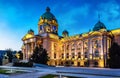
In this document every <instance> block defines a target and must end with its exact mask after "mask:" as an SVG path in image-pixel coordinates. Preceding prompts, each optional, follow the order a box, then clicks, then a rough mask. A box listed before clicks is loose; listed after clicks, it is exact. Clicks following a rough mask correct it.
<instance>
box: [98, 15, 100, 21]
mask: <svg viewBox="0 0 120 78" xmlns="http://www.w3.org/2000/svg"><path fill="white" fill-rule="evenodd" d="M98 21H99V22H100V14H99V13H98Z"/></svg>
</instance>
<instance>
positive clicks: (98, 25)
mask: <svg viewBox="0 0 120 78" xmlns="http://www.w3.org/2000/svg"><path fill="white" fill-rule="evenodd" d="M100 29H106V27H105V25H104V24H103V23H102V22H100V21H98V22H97V23H96V24H95V26H94V28H93V31H98V30H100Z"/></svg>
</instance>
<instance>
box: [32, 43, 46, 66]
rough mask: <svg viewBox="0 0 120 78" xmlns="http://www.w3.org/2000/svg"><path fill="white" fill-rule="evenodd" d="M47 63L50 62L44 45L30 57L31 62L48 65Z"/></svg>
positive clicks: (36, 49) (38, 47)
mask: <svg viewBox="0 0 120 78" xmlns="http://www.w3.org/2000/svg"><path fill="white" fill-rule="evenodd" d="M47 61H48V54H47V51H46V50H45V49H43V47H42V45H40V46H37V47H36V48H35V50H34V51H33V54H32V55H31V57H30V62H34V63H39V64H47Z"/></svg>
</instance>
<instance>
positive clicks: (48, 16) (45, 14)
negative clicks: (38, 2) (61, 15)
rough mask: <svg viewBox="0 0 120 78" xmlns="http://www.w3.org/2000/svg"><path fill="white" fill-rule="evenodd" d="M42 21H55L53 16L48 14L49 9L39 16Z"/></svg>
mask: <svg viewBox="0 0 120 78" xmlns="http://www.w3.org/2000/svg"><path fill="white" fill-rule="evenodd" d="M41 18H42V19H47V20H56V18H55V16H54V15H53V14H52V13H51V12H50V8H49V7H47V8H46V12H45V13H44V14H43V15H42V16H41Z"/></svg>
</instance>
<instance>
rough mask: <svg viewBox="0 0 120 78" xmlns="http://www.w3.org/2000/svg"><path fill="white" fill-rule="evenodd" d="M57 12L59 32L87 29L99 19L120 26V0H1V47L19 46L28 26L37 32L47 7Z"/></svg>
mask: <svg viewBox="0 0 120 78" xmlns="http://www.w3.org/2000/svg"><path fill="white" fill-rule="evenodd" d="M47 6H49V7H50V8H51V12H52V13H53V14H54V15H55V16H56V18H57V20H58V24H59V35H61V33H62V31H63V30H65V29H66V30H68V31H69V34H70V35H75V34H80V33H84V32H88V31H89V30H90V29H91V30H92V28H93V27H94V25H95V24H96V23H97V22H98V14H100V20H101V22H103V23H104V24H105V25H106V27H107V29H115V28H120V1H119V0H0V49H7V48H12V49H13V50H19V49H20V48H21V46H22V41H21V38H22V37H23V36H24V35H25V34H26V33H27V31H28V30H29V29H33V30H34V31H35V34H37V33H38V25H37V24H38V20H39V18H40V16H41V15H42V14H43V13H44V12H45V9H46V7H47Z"/></svg>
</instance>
